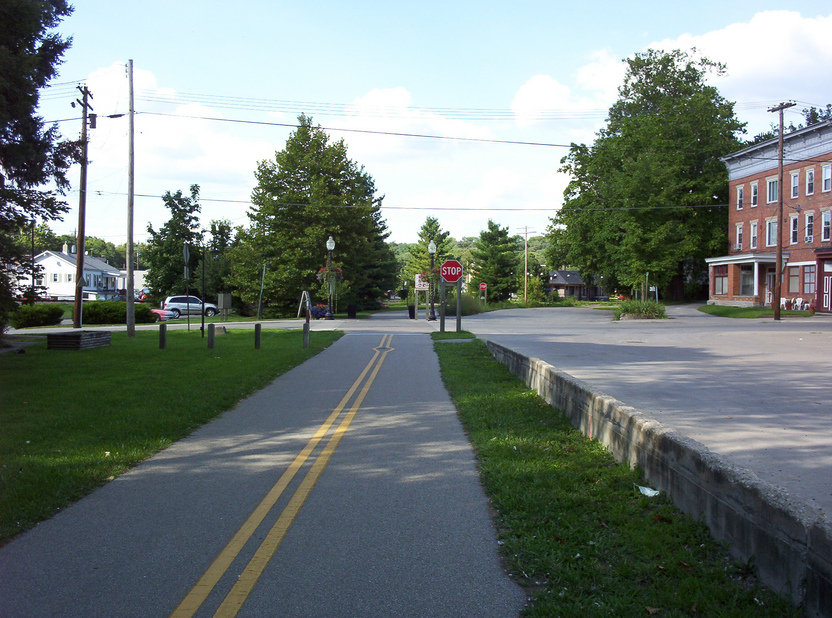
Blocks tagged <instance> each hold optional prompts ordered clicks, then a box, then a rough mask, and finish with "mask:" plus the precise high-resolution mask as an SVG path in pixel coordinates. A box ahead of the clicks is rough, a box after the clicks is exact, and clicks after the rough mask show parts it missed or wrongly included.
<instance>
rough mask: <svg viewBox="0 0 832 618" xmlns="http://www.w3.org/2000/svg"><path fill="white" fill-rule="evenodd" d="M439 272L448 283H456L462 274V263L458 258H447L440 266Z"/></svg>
mask: <svg viewBox="0 0 832 618" xmlns="http://www.w3.org/2000/svg"><path fill="white" fill-rule="evenodd" d="M439 274H440V275H441V276H442V278H443V279H444V280H445V281H447V282H448V283H456V282H457V280H458V279H459V278H460V277H461V276H462V264H460V263H459V262H458V261H457V260H446V261H445V262H444V263H443V264H442V266H440V267H439Z"/></svg>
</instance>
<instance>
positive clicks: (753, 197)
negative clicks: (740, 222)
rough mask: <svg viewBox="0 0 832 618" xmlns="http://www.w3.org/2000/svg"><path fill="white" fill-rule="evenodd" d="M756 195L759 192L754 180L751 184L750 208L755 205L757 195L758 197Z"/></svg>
mask: <svg viewBox="0 0 832 618" xmlns="http://www.w3.org/2000/svg"><path fill="white" fill-rule="evenodd" d="M758 193H759V191H758V189H757V181H756V180H755V181H754V182H752V183H751V206H752V207H753V206H756V205H757V195H758Z"/></svg>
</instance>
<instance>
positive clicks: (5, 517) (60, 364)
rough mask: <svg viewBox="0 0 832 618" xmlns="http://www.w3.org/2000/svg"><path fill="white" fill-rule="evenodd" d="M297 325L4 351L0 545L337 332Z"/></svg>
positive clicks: (120, 336) (143, 334) (116, 337)
mask: <svg viewBox="0 0 832 618" xmlns="http://www.w3.org/2000/svg"><path fill="white" fill-rule="evenodd" d="M302 336H303V335H302V332H301V331H300V330H292V331H278V330H264V331H263V333H262V338H261V349H260V350H254V334H253V330H248V329H247V330H229V332H228V334H227V335H225V334H218V335H217V338H216V345H215V348H214V349H213V350H208V349H207V345H206V340H205V339H203V338H201V337H200V333H199V330H198V329H197V330H196V331H191V332H188V331H181V330H175V331H168V333H167V349H165V350H160V349H159V344H158V342H159V338H158V335H157V333H156V332H155V331H137V332H136V337H135V338H134V339H128V338H127V335H126V333H123V332H121V333H113V335H112V345H111V346H110V347H106V348H95V349H92V350H83V351H68V350H47V349H46V342H45V341H40V342H38V343H36V344H35V345H32V346H29V347H28V348H27V349H26V354H15V353H5V354H0V384H2V393H3V394H2V398H0V428H2V430H0V543H2V542H3V541H5V540H8V539H9V538H11V537H12V536H14V535H15V534H17V533H19V532H21V531H23V530H26V529H27V528H30V527H32V526H33V525H34V524H35V523H37V522H38V521H40V520H43V519H46V518H48V517H50V516H51V515H53V514H54V513H55V512H56V511H58V510H60V509H62V508H64V507H66V506H67V505H69V504H71V503H72V502H74V501H75V500H78V499H79V498H81V497H82V496H84V495H86V494H87V493H89V492H90V491H91V490H92V489H94V488H95V487H97V486H99V485H101V484H103V483H105V482H106V481H107V480H108V479H110V478H112V477H114V476H116V475H118V474H121V473H122V472H124V471H126V470H127V469H129V468H130V467H132V466H134V465H136V464H137V463H139V462H141V461H142V460H144V459H146V458H147V457H149V456H150V455H152V454H153V453H155V452H157V451H159V450H161V449H163V448H165V447H166V446H168V445H169V444H171V443H172V442H174V441H176V440H178V439H180V438H182V437H184V436H186V435H188V434H189V433H191V432H192V431H193V430H194V429H196V428H197V427H199V426H200V425H202V424H204V423H205V422H207V421H209V420H211V419H212V418H214V417H215V416H216V415H218V414H219V413H221V412H223V411H225V410H228V409H229V408H231V407H232V406H234V404H235V403H237V402H238V401H239V400H240V399H242V398H243V397H245V396H246V395H249V394H250V393H253V392H254V391H256V390H257V389H259V388H262V387H263V386H265V385H266V384H268V383H269V382H270V381H271V380H273V379H274V378H275V377H276V376H278V375H280V374H282V373H285V372H286V371H288V370H289V369H291V368H292V367H295V366H296V365H299V364H300V363H302V362H303V361H304V360H306V359H307V358H309V357H311V356H313V355H315V354H317V353H318V352H320V351H321V350H322V349H324V348H325V347H327V346H328V345H330V344H331V343H332V342H333V341H335V340H336V339H338V337H340V333H334V332H327V331H320V332H312V333H311V345H310V347H309V348H308V349H306V350H304V349H303V339H302Z"/></svg>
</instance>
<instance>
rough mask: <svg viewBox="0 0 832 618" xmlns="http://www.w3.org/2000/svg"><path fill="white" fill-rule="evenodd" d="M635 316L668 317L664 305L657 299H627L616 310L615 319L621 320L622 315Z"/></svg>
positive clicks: (642, 317)
mask: <svg viewBox="0 0 832 618" xmlns="http://www.w3.org/2000/svg"><path fill="white" fill-rule="evenodd" d="M625 314H626V315H629V316H633V317H634V318H640V319H664V318H666V317H667V311H665V308H664V305H662V304H660V303H657V302H656V301H655V300H625V301H622V302H621V304H620V305H618V308H617V309H616V310H615V319H616V320H620V319H621V316H622V315H625Z"/></svg>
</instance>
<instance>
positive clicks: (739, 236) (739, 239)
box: [735, 223, 742, 250]
mask: <svg viewBox="0 0 832 618" xmlns="http://www.w3.org/2000/svg"><path fill="white" fill-rule="evenodd" d="M735 238H736V241H737V246H736V248H737V249H739V250H742V223H737V232H736V236H735Z"/></svg>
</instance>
